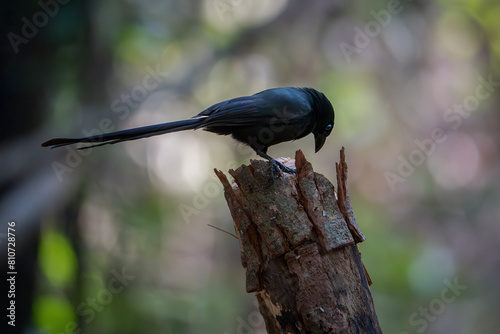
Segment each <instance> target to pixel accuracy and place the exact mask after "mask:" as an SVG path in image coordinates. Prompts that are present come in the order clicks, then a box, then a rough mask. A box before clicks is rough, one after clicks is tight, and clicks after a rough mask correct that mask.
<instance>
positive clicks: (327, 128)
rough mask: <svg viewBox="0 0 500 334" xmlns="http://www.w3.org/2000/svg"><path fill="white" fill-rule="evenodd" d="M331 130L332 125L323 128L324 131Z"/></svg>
mask: <svg viewBox="0 0 500 334" xmlns="http://www.w3.org/2000/svg"><path fill="white" fill-rule="evenodd" d="M332 128H333V125H331V124H328V125H327V126H326V128H325V131H330V130H331V129H332Z"/></svg>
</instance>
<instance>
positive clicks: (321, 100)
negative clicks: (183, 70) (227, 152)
mask: <svg viewBox="0 0 500 334" xmlns="http://www.w3.org/2000/svg"><path fill="white" fill-rule="evenodd" d="M334 119H335V114H334V111H333V107H332V105H331V103H330V101H329V100H328V99H327V98H326V96H325V95H324V94H323V93H321V92H318V91H317V90H315V89H312V88H295V87H281V88H272V89H267V90H264V91H262V92H260V93H257V94H254V95H251V96H242V97H238V98H234V99H230V100H226V101H223V102H219V103H217V104H214V105H213V106H211V107H209V108H207V109H205V110H204V111H202V112H201V113H199V114H198V115H196V116H194V117H193V118H190V119H186V120H181V121H175V122H168V123H163V124H157V125H150V126H144V127H140V128H134V129H129V130H122V131H117V132H112V133H106V134H102V135H97V136H91V137H83V138H54V139H51V140H48V141H46V142H44V143H43V144H42V146H51V147H52V148H55V147H60V146H65V145H70V144H75V143H91V144H93V145H90V146H87V147H83V148H90V147H96V146H101V145H106V144H116V143H119V142H122V141H127V140H135V139H139V138H146V137H151V136H156V135H161V134H164V133H170V132H177V131H183V130H196V129H204V130H206V131H210V132H214V133H217V134H220V135H231V136H232V137H233V138H235V139H236V140H238V141H240V142H243V143H245V144H248V145H250V146H251V147H252V148H253V149H254V150H255V152H256V153H257V154H258V155H259V156H261V157H264V158H266V159H268V160H270V161H271V162H275V161H274V159H272V158H271V157H270V156H268V155H267V149H268V148H269V147H270V146H272V145H275V144H278V143H281V142H285V141H289V140H295V139H299V138H302V137H304V136H306V135H308V134H310V133H313V134H314V137H315V151H316V152H317V151H319V150H320V149H321V147H322V146H323V144H324V143H325V140H326V137H328V136H329V135H330V132H331V131H332V129H333V125H334ZM275 163H276V162H275ZM283 167H284V166H283V165H280V168H282V169H283Z"/></svg>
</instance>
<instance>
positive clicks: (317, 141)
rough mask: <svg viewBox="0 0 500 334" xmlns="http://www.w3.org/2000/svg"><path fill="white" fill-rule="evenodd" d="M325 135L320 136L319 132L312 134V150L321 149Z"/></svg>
mask: <svg viewBox="0 0 500 334" xmlns="http://www.w3.org/2000/svg"><path fill="white" fill-rule="evenodd" d="M325 141H326V136H322V135H319V134H314V152H315V153H316V152H318V151H319V150H321V148H322V147H323V145H324V144H325Z"/></svg>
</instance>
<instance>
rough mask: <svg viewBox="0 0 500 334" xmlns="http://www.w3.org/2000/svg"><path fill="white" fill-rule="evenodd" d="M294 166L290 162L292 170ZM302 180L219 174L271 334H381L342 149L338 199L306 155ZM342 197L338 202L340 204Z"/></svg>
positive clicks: (250, 283)
mask: <svg viewBox="0 0 500 334" xmlns="http://www.w3.org/2000/svg"><path fill="white" fill-rule="evenodd" d="M293 163H294V161H293V160H289V161H288V162H285V164H287V165H288V166H289V167H294V166H293ZM295 167H296V168H297V171H298V173H297V175H289V174H284V175H283V176H282V177H280V178H278V179H276V180H275V181H274V183H273V184H272V185H271V186H270V185H269V181H268V180H269V175H270V170H269V163H268V162H266V161H262V160H252V161H251V165H250V166H245V165H243V166H241V167H240V168H238V169H237V170H230V171H229V174H231V176H232V177H233V178H234V183H233V184H230V183H229V181H228V179H227V177H226V176H225V175H224V174H223V173H222V172H221V171H218V170H216V171H215V172H216V174H217V176H218V177H219V179H220V181H221V182H222V184H223V186H224V193H225V197H226V200H227V203H228V206H229V209H230V211H231V215H232V217H233V220H234V226H235V229H236V233H237V236H238V240H239V242H240V247H241V261H242V264H243V267H244V268H245V269H246V287H247V292H249V293H250V292H253V293H255V294H256V296H257V299H258V301H259V310H260V312H261V314H262V315H263V317H264V320H265V323H266V328H267V331H268V333H381V330H380V326H379V324H378V320H377V315H376V313H375V308H374V306H373V300H372V296H371V293H370V289H369V283H370V282H369V278H368V276H367V274H366V271H365V269H364V266H363V263H362V262H361V255H360V253H359V251H358V248H357V246H356V243H359V242H361V241H363V240H364V239H365V237H364V235H363V234H362V233H361V231H360V229H359V226H358V224H357V222H356V219H355V217H354V213H353V210H352V207H351V203H350V199H349V193H348V191H347V188H346V184H345V183H346V180H347V165H346V163H345V158H344V153H343V149H342V151H341V161H340V164H337V181H338V192H337V194H335V190H334V186H333V185H332V184H331V183H330V182H329V181H328V180H327V179H326V178H325V177H324V176H323V175H321V174H318V173H315V172H314V171H313V169H312V166H311V164H310V163H309V162H308V161H307V160H306V159H305V157H304V155H303V153H302V152H301V151H298V152H297V153H296V157H295ZM337 197H338V199H337Z"/></svg>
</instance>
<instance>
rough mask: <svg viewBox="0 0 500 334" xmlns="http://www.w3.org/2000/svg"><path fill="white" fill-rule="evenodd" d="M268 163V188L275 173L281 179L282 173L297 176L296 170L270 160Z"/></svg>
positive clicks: (272, 181)
mask: <svg viewBox="0 0 500 334" xmlns="http://www.w3.org/2000/svg"><path fill="white" fill-rule="evenodd" d="M269 162H270V164H271V179H270V180H269V181H270V184H269V186H272V185H273V183H274V180H275V177H274V175H275V172H278V178H280V177H281V175H282V174H281V173H282V172H285V173H289V174H297V170H296V169H295V168H290V167H288V166H285V165H284V164H283V163H281V162H279V161H277V160H274V159H272V160H269Z"/></svg>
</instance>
